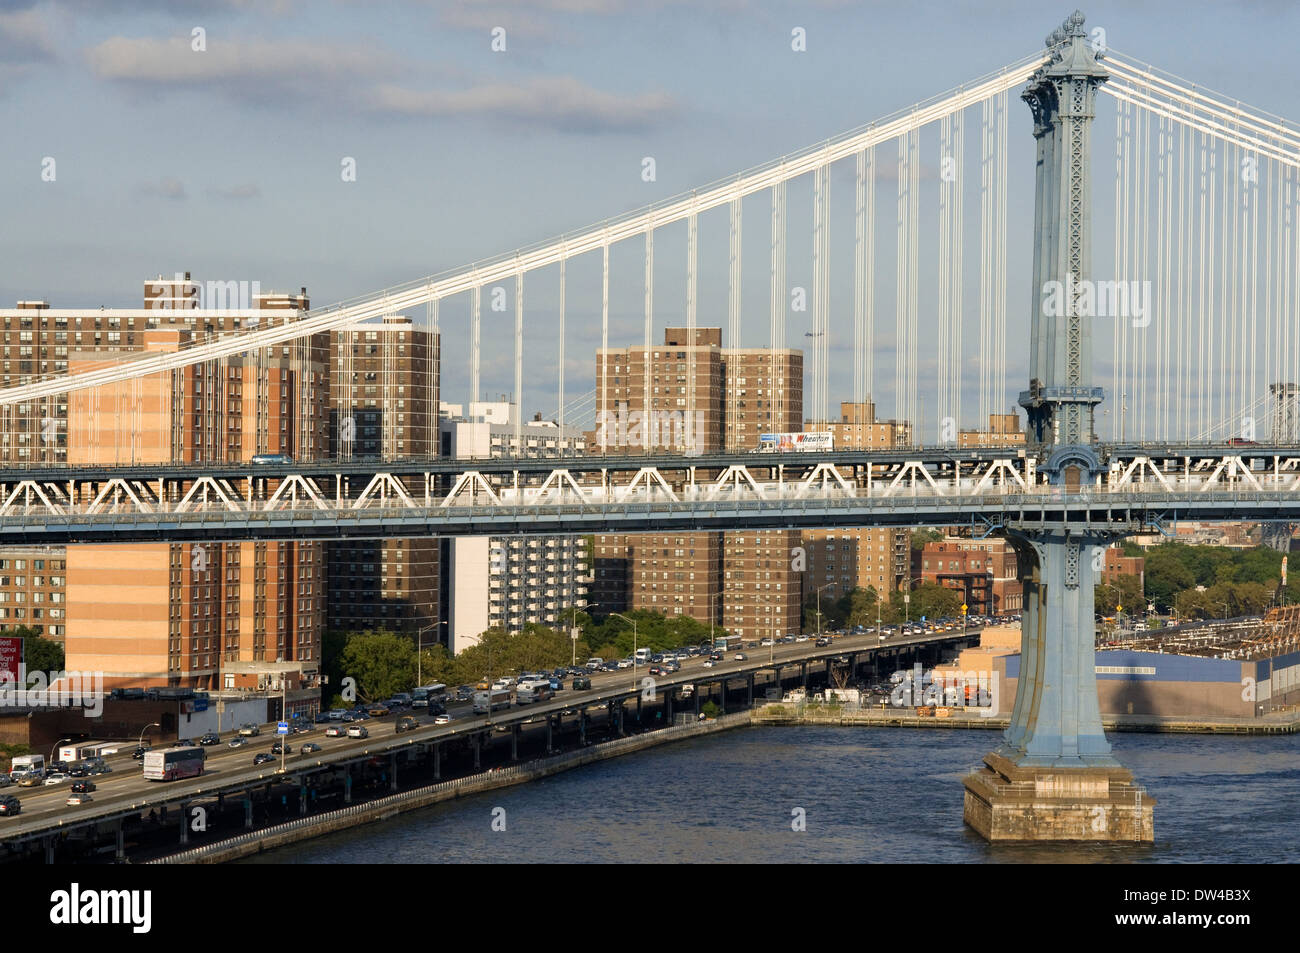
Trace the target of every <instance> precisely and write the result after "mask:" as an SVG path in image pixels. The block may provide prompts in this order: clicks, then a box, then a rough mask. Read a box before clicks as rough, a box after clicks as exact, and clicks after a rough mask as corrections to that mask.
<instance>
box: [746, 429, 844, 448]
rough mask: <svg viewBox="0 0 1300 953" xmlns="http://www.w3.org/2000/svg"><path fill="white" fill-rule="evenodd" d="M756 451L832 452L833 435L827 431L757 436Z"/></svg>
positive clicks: (833, 445) (833, 446)
mask: <svg viewBox="0 0 1300 953" xmlns="http://www.w3.org/2000/svg"><path fill="white" fill-rule="evenodd" d="M758 449H760V450H770V451H783V452H785V451H795V452H799V451H808V450H834V449H835V434H833V433H831V432H830V431H829V430H814V431H810V432H808V433H765V434H759V436H758Z"/></svg>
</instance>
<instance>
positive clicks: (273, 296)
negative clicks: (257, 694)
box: [0, 273, 328, 688]
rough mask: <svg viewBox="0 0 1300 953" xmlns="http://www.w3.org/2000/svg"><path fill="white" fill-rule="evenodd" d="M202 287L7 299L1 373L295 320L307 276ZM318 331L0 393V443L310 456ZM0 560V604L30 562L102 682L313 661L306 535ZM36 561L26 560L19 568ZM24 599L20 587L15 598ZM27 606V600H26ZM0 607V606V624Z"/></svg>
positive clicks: (154, 283) (321, 356) (211, 455)
mask: <svg viewBox="0 0 1300 953" xmlns="http://www.w3.org/2000/svg"><path fill="white" fill-rule="evenodd" d="M208 288H209V291H210V292H211V293H213V294H214V295H215V297H214V300H216V299H220V300H217V305H218V307H217V308H216V309H205V308H201V307H200V304H201V303H202V300H201V299H202V292H203V289H202V288H201V287H200V285H199V283H198V282H196V281H192V280H191V278H190V275H189V273H185V274H183V275H181V274H178V275H176V276H175V278H172V279H164V278H162V277H161V276H160V277H159V278H157V279H152V280H148V281H145V282H144V302H143V306H142V307H141V308H139V309H123V308H113V309H109V308H93V309H89V308H87V309H54V308H50V307H49V304H48V302H46V301H23V302H19V304H18V307H17V308H16V309H14V310H13V311H0V323H3V325H4V328H5V342H4V350H3V355H2V357H3V367H2V368H0V370H2V371H3V374H2V375H0V386H5V387H14V386H18V385H20V384H25V383H30V382H32V381H34V380H37V379H40V378H43V377H48V376H54V375H60V374H64V373H69V372H74V373H75V372H77V371H80V370H87V369H91V368H94V367H98V366H103V365H104V364H106V363H107V364H112V363H115V362H117V361H121V360H126V359H129V358H131V357H133V356H135V355H136V354H138V353H139V352H140V351H143V350H170V349H174V348H177V347H180V346H188V345H192V344H200V343H204V342H206V341H209V340H211V339H213V338H214V337H216V336H218V335H221V334H225V333H229V332H233V331H237V330H241V329H247V328H254V327H258V326H267V325H268V324H270V323H273V322H274V323H280V322H292V321H296V320H301V318H302V316H303V315H304V314H305V312H306V310H307V308H308V300H307V294H306V289H305V288H304V289H302V291H301V293H300V294H277V293H274V292H272V293H269V294H262V293H261V291H260V288H259V287H258V285H257V283H256V282H253V283H252V285H251V289H250V287H249V285H248V284H246V283H235V282H224V283H212V282H209V283H208ZM232 295H233V296H234V297H233V298H232V297H231V296H232ZM231 305H234V307H231ZM327 341H328V338H327V336H325V335H313V336H311V337H310V338H308V339H304V340H302V341H298V342H293V343H291V344H286V345H281V346H277V347H274V348H266V349H261V350H258V351H256V352H253V353H252V354H246V355H243V356H240V357H233V358H226V359H222V360H221V361H216V362H211V363H209V364H203V365H194V366H192V367H189V368H184V369H181V370H177V371H168V372H166V373H164V374H159V375H155V376H153V377H149V378H143V379H140V380H138V381H129V382H124V383H121V384H113V385H104V386H101V387H97V388H93V389H89V390H83V391H78V392H76V393H74V394H72V395H58V396H56V397H53V398H50V399H49V400H43V401H40V402H36V403H33V404H32V405H26V406H24V405H16V406H14V407H12V408H7V409H6V410H5V411H4V412H3V414H0V458H3V459H4V460H5V461H18V462H25V461H33V462H35V461H40V462H45V461H50V462H56V461H57V462H70V463H88V462H95V463H114V464H121V463H131V462H178V463H186V462H215V461H220V462H231V461H244V460H247V459H248V458H249V457H250V456H252V455H253V454H254V453H259V452H286V453H291V454H293V455H294V456H296V457H297V458H299V459H303V460H310V459H313V458H315V457H317V456H319V455H320V454H321V453H322V451H323V449H324V438H325V423H326V418H325V401H326V397H327V381H326V366H325V361H326V352H325V346H326V344H327ZM5 561H8V562H9V565H10V566H11V567H14V568H13V569H12V571H11V573H10V574H8V575H6V574H5V573H3V572H0V609H3V608H4V606H3V603H5V602H10V603H11V604H12V607H13V608H14V609H17V608H18V606H19V604H20V603H19V601H18V593H17V591H16V587H17V586H18V580H19V579H20V578H21V579H23V580H24V584H30V585H34V584H35V582H34V580H35V579H36V577H37V576H40V578H41V580H42V582H41V587H42V588H41V591H40V597H41V601H42V602H48V603H49V604H50V605H49V608H48V609H45V608H43V609H42V611H43V613H45V614H46V616H47V618H48V622H49V625H48V627H47V634H48V635H50V636H52V637H56V638H57V637H60V636H66V639H65V651H66V657H67V666H68V668H70V669H72V668H81V669H86V670H99V671H103V672H105V677H106V678H107V679H108V680H109V682H110V684H114V683H115V684H133V685H135V684H140V685H166V684H181V685H191V686H196V687H209V688H218V687H221V683H222V682H223V681H224V680H226V678H228V677H229V675H230V669H231V668H233V667H237V666H238V665H240V664H245V663H247V664H260V663H262V662H263V661H266V662H269V663H271V664H274V663H275V661H276V660H277V659H283V660H286V661H285V663H284V664H285V665H286V666H287V667H293V668H295V669H298V670H303V671H306V672H308V673H310V672H311V671H314V670H315V669H317V668H319V658H320V630H321V622H322V615H321V609H322V606H323V587H324V575H323V573H324V565H323V562H322V560H321V558H320V546H319V544H315V543H305V544H304V543H246V544H235V545H224V546H223V545H215V544H210V545H204V546H199V545H193V546H191V545H170V544H159V545H147V544H143V545H131V546H120V547H115V546H75V547H68V548H67V549H66V550H65V549H64V548H62V547H52V548H46V549H44V550H43V552H42V553H41V554H39V555H37V554H33V553H31V552H26V551H24V552H18V551H14V550H9V551H5V552H0V565H3V563H4V562H5ZM38 562H40V563H43V564H44V566H43V569H44V572H42V573H37V572H36V570H35V568H34V567H36V565H37V563H38ZM20 563H21V564H23V569H24V571H23V572H22V573H19V572H18V571H17V568H16V567H18V566H19V564H20ZM55 568H57V570H58V571H57V572H56V571H53V570H54V569H55ZM6 579H7V580H9V581H8V582H6V581H5V580H6ZM10 590H14V591H12V592H10V596H11V598H10V599H5V598H4V595H5V593H6V591H10ZM35 598H36V593H35V592H32V593H30V594H29V595H28V596H27V598H26V599H24V601H28V600H35ZM35 608H37V606H36V604H35V602H34V601H30V602H29V610H34V609H35ZM56 613H57V615H56ZM56 620H57V621H56ZM6 621H10V620H6V619H5V618H4V617H3V616H2V615H0V624H3V623H4V622H6ZM32 621H33V616H31V615H30V614H29V615H26V617H25V618H18V617H16V616H15V617H13V618H12V622H13V623H14V624H31V622H32ZM64 626H66V631H63V628H64ZM223 673H224V676H225V677H223ZM301 683H302V680H301V679H299V680H298V684H301Z"/></svg>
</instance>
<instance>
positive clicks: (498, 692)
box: [474, 688, 510, 715]
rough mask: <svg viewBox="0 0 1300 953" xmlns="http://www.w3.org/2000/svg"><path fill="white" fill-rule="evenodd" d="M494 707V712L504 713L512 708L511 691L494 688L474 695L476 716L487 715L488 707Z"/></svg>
mask: <svg viewBox="0 0 1300 953" xmlns="http://www.w3.org/2000/svg"><path fill="white" fill-rule="evenodd" d="M489 704H490V705H491V706H492V711H504V710H505V709H508V708H509V707H510V689H508V688H494V689H491V690H490V691H486V692H475V693H474V714H476V715H486V714H487V713H488V705H489Z"/></svg>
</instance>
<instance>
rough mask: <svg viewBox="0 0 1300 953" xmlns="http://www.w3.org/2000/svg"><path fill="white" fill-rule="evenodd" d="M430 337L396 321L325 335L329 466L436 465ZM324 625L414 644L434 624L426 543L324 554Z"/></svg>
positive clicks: (434, 349)
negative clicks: (408, 460)
mask: <svg viewBox="0 0 1300 953" xmlns="http://www.w3.org/2000/svg"><path fill="white" fill-rule="evenodd" d="M439 344H440V339H439V336H438V334H436V333H434V332H431V331H428V330H425V329H423V328H418V327H416V326H415V325H414V324H413V323H412V322H411V321H410V320H409V319H407V318H404V317H399V316H393V317H389V318H385V319H384V320H382V321H377V322H368V323H365V324H359V325H355V326H353V327H349V328H343V329H341V330H338V331H334V332H332V333H331V335H330V345H329V359H330V428H329V429H330V444H329V449H328V454H329V457H330V459H336V460H350V459H353V458H358V457H360V458H364V457H378V458H380V459H385V460H387V459H392V458H395V457H430V456H437V455H438V448H439V436H438V388H439V371H440V367H439V358H440V350H439ZM328 548H329V554H328V561H329V625H330V627H331V628H333V629H338V630H341V631H345V632H354V631H361V630H365V629H387V630H390V631H401V632H409V633H412V634H415V633H417V632H419V631H420V630H422V629H428V630H429V633H430V634H429V635H428V638H427V640H426V639H425V638H424V636H421V639H422V641H430V642H433V641H438V635H440V633H439V634H438V635H435V634H433V632H432V630H433V629H434V628H436V627H437V625H438V617H439V582H438V580H439V569H438V559H439V545H438V540H436V539H415V538H411V539H386V540H349V541H347V542H338V543H330V544H329V547H328Z"/></svg>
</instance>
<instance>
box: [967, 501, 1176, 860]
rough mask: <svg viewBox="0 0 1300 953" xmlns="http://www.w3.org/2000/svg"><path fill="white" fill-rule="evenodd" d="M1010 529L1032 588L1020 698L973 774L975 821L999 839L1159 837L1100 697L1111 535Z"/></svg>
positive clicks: (971, 817) (970, 807)
mask: <svg viewBox="0 0 1300 953" xmlns="http://www.w3.org/2000/svg"><path fill="white" fill-rule="evenodd" d="M1008 535H1009V537H1010V540H1011V543H1012V545H1013V546H1015V549H1016V553H1017V557H1018V560H1019V563H1020V567H1021V581H1022V583H1023V584H1024V592H1025V605H1024V611H1023V613H1022V626H1021V628H1022V633H1021V649H1020V669H1019V675H1018V677H1017V679H1016V698H1015V703H1014V705H1013V706H1012V711H1011V723H1010V726H1009V727H1008V728H1007V731H1006V734H1005V736H1004V740H1003V742H1002V744H1001V745H999V746H998V748H997V749H996V750H994V751H993V752H991V753H990V754H989V755H987V756H986V757H985V758H984V767H982V768H981V769H980V770H978V771H976V772H975V773H974V774H971V775H968V776H967V777H966V779H965V781H964V785H965V789H966V795H965V809H964V816H965V820H966V823H967V824H969V825H970V826H971V827H972V828H974V829H975V831H976V832H977V833H979V834H980V835H982V836H983V837H985V838H987V839H988V840H990V841H995V842H998V841H1081V840H1086V841H1118V842H1138V843H1144V842H1145V843H1150V842H1151V841H1152V840H1153V839H1154V826H1153V821H1152V807H1153V804H1154V801H1153V800H1152V799H1151V798H1149V797H1147V795H1146V792H1145V791H1144V790H1143V789H1142V788H1141V787H1140V786H1138V785H1135V784H1134V783H1133V775H1132V774H1131V773H1130V772H1129V771H1128V770H1126V769H1125V768H1124V767H1123V766H1122V765H1121V764H1120V763H1119V762H1118V761H1116V760H1115V759H1114V758H1113V757H1112V756H1111V753H1110V744H1109V743H1108V742H1107V741H1106V736H1105V733H1104V732H1103V731H1102V727H1101V713H1100V710H1099V706H1098V703H1097V674H1096V658H1095V654H1096V652H1095V631H1094V622H1093V620H1094V615H1093V613H1094V609H1093V578H1092V559H1093V553H1094V552H1097V551H1098V550H1099V548H1100V547H1104V546H1105V545H1106V544H1107V543H1108V542H1109V539H1110V538H1109V537H1108V536H1104V535H1102V534H1100V533H1079V532H1076V531H1072V530H1071V528H1070V527H1068V526H1061V527H1059V528H1054V529H1050V528H1049V529H1046V530H1039V529H1035V530H1033V531H1025V532H1022V531H1017V530H1012V531H1010V532H1009V533H1008ZM993 692H994V699H995V700H996V699H997V697H998V695H997V689H996V688H994V689H993Z"/></svg>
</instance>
